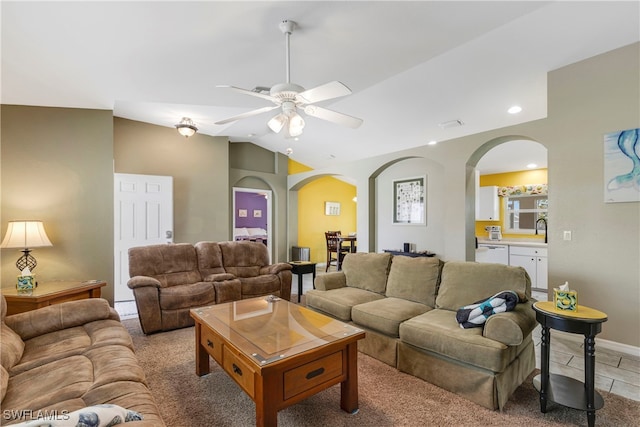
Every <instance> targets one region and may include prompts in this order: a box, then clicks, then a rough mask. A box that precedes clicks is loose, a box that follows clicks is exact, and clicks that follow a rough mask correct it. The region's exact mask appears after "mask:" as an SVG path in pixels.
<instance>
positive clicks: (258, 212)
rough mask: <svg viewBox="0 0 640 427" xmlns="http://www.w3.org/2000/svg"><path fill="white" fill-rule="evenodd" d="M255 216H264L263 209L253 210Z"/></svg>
mask: <svg viewBox="0 0 640 427" xmlns="http://www.w3.org/2000/svg"><path fill="white" fill-rule="evenodd" d="M253 217H254V218H262V210H261V209H254V210H253Z"/></svg>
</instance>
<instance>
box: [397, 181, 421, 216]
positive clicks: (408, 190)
mask: <svg viewBox="0 0 640 427" xmlns="http://www.w3.org/2000/svg"><path fill="white" fill-rule="evenodd" d="M426 183H427V177H426V176H419V177H414V178H404V179H397V180H393V223H394V224H412V225H414V224H415V225H424V224H426V212H427V206H426V200H427V187H426Z"/></svg>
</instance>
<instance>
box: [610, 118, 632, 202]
mask: <svg viewBox="0 0 640 427" xmlns="http://www.w3.org/2000/svg"><path fill="white" fill-rule="evenodd" d="M604 201H605V202H606V203H617V202H640V128H635V129H627V130H622V131H617V132H611V133H607V134H605V135H604Z"/></svg>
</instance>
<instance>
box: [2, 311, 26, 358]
mask: <svg viewBox="0 0 640 427" xmlns="http://www.w3.org/2000/svg"><path fill="white" fill-rule="evenodd" d="M23 351H24V341H22V338H20V335H18V334H16V333H15V332H14V331H13V329H11V328H10V327H8V326H7V325H5V324H4V322H2V324H0V359H1V360H2V366H3V367H4V368H5V369H6V370H10V369H11V368H13V367H14V366H15V365H16V364H17V363H18V361H19V360H20V358H22V352H23Z"/></svg>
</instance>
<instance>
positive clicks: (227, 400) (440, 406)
mask: <svg viewBox="0 0 640 427" xmlns="http://www.w3.org/2000/svg"><path fill="white" fill-rule="evenodd" d="M123 324H124V325H125V326H126V327H127V329H128V330H129V332H130V333H131V336H132V337H133V343H134V346H135V348H136V353H137V355H138V358H139V360H140V363H141V365H142V367H143V368H144V371H145V373H146V375H147V383H148V385H149V387H150V389H151V392H152V393H153V395H154V396H155V399H156V402H157V403H158V406H159V407H160V412H161V414H162V417H163V418H164V420H165V422H166V424H167V426H168V427H211V426H234V427H235V426H241V427H244V426H252V425H255V405H254V403H253V401H252V400H251V399H250V398H249V397H248V396H247V395H245V394H244V393H243V392H242V391H241V390H240V388H239V387H238V386H237V385H236V384H235V383H234V382H233V380H231V379H230V378H229V377H228V376H227V375H226V374H225V373H224V372H223V371H222V369H221V368H220V367H218V366H217V364H216V363H215V362H213V360H212V361H211V367H212V372H211V374H209V375H205V376H203V377H198V376H197V375H196V374H195V363H194V345H195V338H194V328H193V327H191V328H185V329H179V330H175V331H170V332H163V333H158V334H154V335H149V336H145V335H144V334H143V333H142V331H141V329H140V326H139V323H138V319H129V320H124V321H123ZM358 375H359V378H358V380H359V381H358V383H359V392H360V396H359V398H360V399H359V402H360V410H359V412H358V413H357V414H354V415H351V414H347V413H346V412H344V411H342V410H341V409H340V387H339V385H338V386H334V387H332V388H330V389H328V390H325V391H323V392H321V393H319V394H317V395H315V396H312V397H310V398H309V399H307V400H305V401H302V402H300V403H298V404H297V405H294V406H291V407H289V408H286V409H284V410H282V411H280V412H279V413H278V425H279V426H283V427H289V426H291V427H294V426H295V427H302V426H304V427H313V426H318V427H325V426H331V427H337V426H349V427H353V426H376V427H383V426H411V427H413V426H431V425H433V426H488V425H490V426H528V427H535V426H564V425H576V426H578V425H579V426H582V425H585V426H586V425H587V417H586V413H585V412H581V411H577V410H573V409H568V408H564V407H561V406H559V405H556V404H553V403H550V404H549V405H548V412H547V413H546V414H542V413H541V412H540V407H539V405H538V393H537V392H536V391H535V389H534V388H533V386H532V385H531V378H529V379H528V380H527V381H526V382H525V383H524V384H523V385H522V386H520V388H518V390H516V392H515V394H514V395H513V396H512V398H511V400H509V402H508V403H507V405H506V408H505V409H504V411H503V412H502V413H500V412H494V411H490V410H488V409H485V408H483V407H480V406H478V405H476V404H474V403H471V402H469V401H467V400H465V399H463V398H461V397H459V396H457V395H455V394H453V393H449V392H447V391H445V390H442V389H440V388H438V387H436V386H433V385H431V384H429V383H427V382H425V381H422V380H420V379H418V378H414V377H412V376H410V375H406V374H403V373H401V372H398V371H397V370H396V369H394V368H391V367H390V366H387V365H385V364H383V363H381V362H379V361H377V360H375V359H373V358H371V357H368V356H366V355H364V354H361V353H360V354H359V356H358ZM532 376H533V375H532ZM603 397H604V400H605V406H604V408H603V409H601V410H599V411H598V412H597V413H596V414H597V415H596V425H597V426H616V427H620V426H637V425H638V422H639V420H640V403H639V402H635V401H632V400H628V399H625V398H622V397H619V396H616V395H613V394H605V395H604V396H603Z"/></svg>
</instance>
